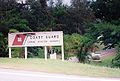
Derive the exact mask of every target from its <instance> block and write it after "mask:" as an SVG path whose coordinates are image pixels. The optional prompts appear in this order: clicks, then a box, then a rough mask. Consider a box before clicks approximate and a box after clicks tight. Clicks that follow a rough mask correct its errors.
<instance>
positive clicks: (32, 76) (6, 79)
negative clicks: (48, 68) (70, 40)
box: [0, 69, 120, 81]
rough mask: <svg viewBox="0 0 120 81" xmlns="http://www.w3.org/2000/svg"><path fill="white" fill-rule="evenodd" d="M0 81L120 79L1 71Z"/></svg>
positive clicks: (96, 80)
mask: <svg viewBox="0 0 120 81" xmlns="http://www.w3.org/2000/svg"><path fill="white" fill-rule="evenodd" d="M0 81H120V78H119V79H118V78H117V79H116V78H91V77H80V76H73V75H63V74H49V73H42V72H30V71H18V70H9V69H0Z"/></svg>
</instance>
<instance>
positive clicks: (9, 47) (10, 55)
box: [9, 47, 12, 58]
mask: <svg viewBox="0 0 120 81" xmlns="http://www.w3.org/2000/svg"><path fill="white" fill-rule="evenodd" d="M9 58H12V57H11V47H9Z"/></svg>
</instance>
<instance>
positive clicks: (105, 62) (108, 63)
mask: <svg viewBox="0 0 120 81" xmlns="http://www.w3.org/2000/svg"><path fill="white" fill-rule="evenodd" d="M113 58H115V54H113V55H108V56H105V57H102V58H101V60H102V63H97V62H91V63H90V64H91V65H95V66H106V67H111V61H112V59H113Z"/></svg>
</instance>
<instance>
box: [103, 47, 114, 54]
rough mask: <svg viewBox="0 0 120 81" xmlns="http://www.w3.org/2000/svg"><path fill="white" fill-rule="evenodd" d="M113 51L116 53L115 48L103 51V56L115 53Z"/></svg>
mask: <svg viewBox="0 0 120 81" xmlns="http://www.w3.org/2000/svg"><path fill="white" fill-rule="evenodd" d="M113 51H115V48H111V49H106V50H103V51H102V52H101V54H106V53H110V52H113Z"/></svg>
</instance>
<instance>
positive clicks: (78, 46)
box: [64, 33, 93, 63]
mask: <svg viewBox="0 0 120 81" xmlns="http://www.w3.org/2000/svg"><path fill="white" fill-rule="evenodd" d="M64 45H65V55H66V56H67V57H68V58H69V57H70V56H71V54H74V56H77V58H78V59H79V61H80V62H81V63H86V60H87V58H86V57H87V55H89V53H88V51H89V49H90V48H91V46H92V45H93V41H92V40H91V39H90V38H88V37H87V36H81V35H79V34H76V33H73V34H72V35H65V36H64Z"/></svg>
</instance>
